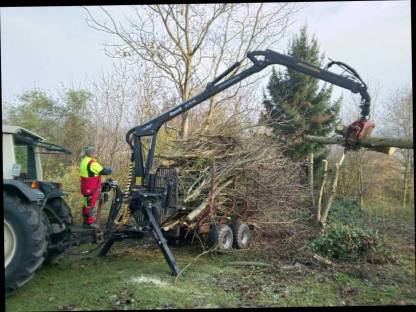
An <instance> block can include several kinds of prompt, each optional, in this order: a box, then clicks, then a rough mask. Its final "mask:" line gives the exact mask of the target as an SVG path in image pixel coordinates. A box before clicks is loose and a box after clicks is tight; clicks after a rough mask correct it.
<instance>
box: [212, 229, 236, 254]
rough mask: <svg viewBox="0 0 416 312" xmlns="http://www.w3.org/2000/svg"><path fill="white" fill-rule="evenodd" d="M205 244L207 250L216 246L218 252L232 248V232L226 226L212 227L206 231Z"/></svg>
mask: <svg viewBox="0 0 416 312" xmlns="http://www.w3.org/2000/svg"><path fill="white" fill-rule="evenodd" d="M207 243H208V246H209V248H212V247H214V246H217V248H218V249H219V250H227V249H231V248H232V247H233V231H232V230H231V228H230V227H229V226H228V225H226V224H216V225H212V226H211V228H210V229H209V231H208V237H207Z"/></svg>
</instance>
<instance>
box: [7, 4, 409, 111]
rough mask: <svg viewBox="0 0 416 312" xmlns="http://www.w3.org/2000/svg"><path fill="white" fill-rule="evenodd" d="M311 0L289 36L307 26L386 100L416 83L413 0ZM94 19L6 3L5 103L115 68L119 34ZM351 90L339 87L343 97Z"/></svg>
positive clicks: (73, 11)
mask: <svg viewBox="0 0 416 312" xmlns="http://www.w3.org/2000/svg"><path fill="white" fill-rule="evenodd" d="M305 4H306V8H304V9H302V10H301V11H300V12H299V13H298V14H297V16H296V21H295V23H294V24H293V25H292V26H291V27H290V29H289V34H290V33H292V34H295V33H296V32H298V31H299V29H300V27H302V26H303V25H305V24H306V25H307V27H308V32H309V33H311V34H314V35H315V36H316V38H317V39H318V42H319V46H320V50H321V52H324V53H325V56H326V57H330V58H332V59H334V60H338V61H343V62H345V63H347V64H349V65H351V66H352V67H353V68H355V69H356V70H357V71H358V73H359V74H360V75H361V77H362V78H363V79H364V80H365V81H366V82H367V83H368V84H369V86H370V92H371V88H372V87H373V86H375V87H376V88H377V90H378V91H377V92H378V99H379V100H380V101H387V100H388V98H389V97H390V95H391V93H392V92H393V91H394V90H395V89H397V88H398V87H401V86H403V85H409V86H411V81H412V63H411V14H410V1H362V2H360V1H346V2H313V3H312V2H310V3H305ZM111 11H112V12H115V13H116V14H117V15H116V16H117V17H118V18H123V12H124V13H126V12H128V7H126V6H112V8H111ZM86 17H87V15H86V12H85V10H84V9H83V8H81V7H77V6H71V7H69V6H67V7H65V6H63V7H62V6H59V7H13V8H12V7H2V8H0V19H1V84H2V85H1V90H2V103H13V102H16V98H17V96H18V95H20V94H22V93H23V92H25V91H27V90H30V89H33V88H40V89H42V90H46V91H50V92H57V90H59V89H62V86H65V87H69V86H80V87H82V86H85V85H87V81H88V78H89V79H94V77H96V76H98V74H99V73H100V71H107V70H110V68H111V67H112V63H113V59H111V58H109V57H108V56H106V55H105V53H104V46H103V44H104V43H105V42H106V43H111V42H115V41H114V40H115V39H114V38H113V37H112V36H111V35H108V34H105V33H103V32H99V31H97V30H94V29H92V28H90V27H89V26H88V25H87V24H86V21H85V19H86ZM283 46H285V45H283ZM278 52H284V51H278ZM266 83H267V81H265V82H264V84H266ZM337 89H338V90H337ZM347 93H349V91H345V92H344V91H342V90H341V89H339V88H336V87H335V88H334V95H335V96H337V95H340V94H343V95H346V94H347Z"/></svg>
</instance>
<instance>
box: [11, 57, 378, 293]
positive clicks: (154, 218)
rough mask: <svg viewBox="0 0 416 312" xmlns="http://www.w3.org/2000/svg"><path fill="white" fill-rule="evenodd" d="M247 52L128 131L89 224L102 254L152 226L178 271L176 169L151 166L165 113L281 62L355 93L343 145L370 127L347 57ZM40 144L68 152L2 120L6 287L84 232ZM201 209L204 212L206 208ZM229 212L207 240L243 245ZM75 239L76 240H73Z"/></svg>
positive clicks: (363, 90) (240, 225) (243, 235)
mask: <svg viewBox="0 0 416 312" xmlns="http://www.w3.org/2000/svg"><path fill="white" fill-rule="evenodd" d="M247 58H248V60H249V61H251V64H250V66H249V67H247V68H246V69H244V70H239V68H240V67H242V63H241V62H237V63H235V64H234V65H232V66H231V67H230V68H229V69H227V70H226V71H225V72H224V73H222V74H221V75H219V76H218V77H217V78H215V79H214V80H213V81H212V82H210V83H208V84H207V86H206V88H205V90H204V91H202V92H201V93H200V94H198V95H196V96H194V97H193V98H191V99H189V100H187V101H185V102H183V103H182V104H180V105H178V106H176V107H174V108H173V109H171V110H169V111H167V112H165V113H163V114H162V115H160V116H158V117H156V118H155V119H153V120H151V121H148V122H146V123H145V124H142V125H139V126H137V127H134V128H132V129H130V130H129V131H128V132H127V134H126V141H127V143H128V144H129V146H130V147H131V150H132V153H131V159H130V169H129V177H128V183H127V185H126V187H125V189H124V190H122V189H121V188H120V187H119V186H118V184H117V182H115V181H113V180H111V179H108V180H107V181H105V182H104V183H103V185H102V189H101V194H102V196H101V199H100V202H99V205H98V210H97V214H100V213H101V210H100V207H102V204H103V203H104V202H105V201H106V200H108V199H109V198H110V197H109V196H108V193H113V196H111V208H110V211H109V214H108V217H107V222H106V224H105V226H101V229H100V230H99V231H98V232H94V230H92V231H91V232H90V233H91V235H90V237H91V240H90V241H95V242H100V243H101V244H102V245H103V247H102V249H101V251H100V253H99V255H100V256H105V255H106V254H107V252H108V251H109V249H110V248H111V246H112V245H113V243H114V242H116V241H121V240H124V239H127V238H133V239H134V238H142V237H143V236H144V235H145V234H148V233H152V234H153V236H154V237H155V239H156V242H157V244H158V246H159V247H160V249H161V251H162V253H163V255H164V257H165V259H166V261H167V263H168V265H169V267H170V269H171V272H172V274H173V275H178V274H179V272H180V270H179V268H178V266H177V264H176V261H175V258H174V256H173V254H172V252H171V251H170V249H169V247H168V244H167V242H166V239H165V237H166V236H171V237H173V238H177V237H178V235H179V234H178V233H180V230H181V227H182V223H180V222H176V223H175V220H178V219H180V218H181V217H183V214H184V211H183V209H182V207H180V206H179V205H178V174H177V171H176V169H175V168H164V167H160V168H157V170H156V171H153V170H152V166H153V161H154V154H155V148H156V138H157V133H158V130H159V129H160V128H161V126H162V125H163V124H165V123H166V122H168V121H169V120H171V119H173V118H175V117H176V116H178V115H180V114H182V113H184V112H186V111H188V110H190V109H191V108H193V107H195V106H196V105H198V104H200V103H202V102H204V101H205V100H207V99H209V98H210V97H212V96H214V95H216V94H217V93H219V92H221V91H223V90H225V89H227V88H229V87H231V86H233V85H235V84H237V83H239V82H240V81H242V80H243V79H245V78H247V77H249V76H251V75H253V74H255V73H257V72H259V71H261V70H263V69H264V68H266V67H267V66H269V65H283V66H286V67H287V68H288V69H289V70H292V71H297V72H301V73H304V74H306V75H309V76H312V77H314V78H318V79H321V80H323V81H326V82H329V83H332V84H334V85H337V86H339V87H342V88H345V89H348V90H350V91H351V92H353V93H359V94H360V95H361V105H360V107H361V117H360V119H359V120H357V121H355V122H354V123H353V124H352V125H351V126H350V127H349V128H348V132H347V136H346V138H347V139H346V141H345V146H346V147H347V148H356V147H357V145H356V144H355V143H356V142H357V140H359V139H361V138H362V137H363V136H364V135H366V134H367V135H368V134H369V133H370V132H371V129H372V128H373V127H374V124H373V123H372V122H370V121H369V120H368V118H369V108H370V96H369V94H368V92H367V86H366V84H365V83H364V81H363V80H362V79H361V78H360V76H359V75H358V74H357V72H356V71H355V70H354V69H352V68H351V67H349V66H348V65H346V64H344V63H342V62H334V61H332V62H330V63H329V64H328V65H327V66H326V67H325V69H321V68H319V67H316V66H314V65H311V64H308V63H306V62H303V61H302V60H299V59H297V58H295V57H291V56H286V55H283V54H280V53H277V52H275V51H272V50H265V51H252V52H249V53H248V54H247ZM332 65H337V66H339V67H341V68H342V69H344V70H345V71H346V72H348V73H349V75H348V76H344V75H339V74H336V73H333V72H331V71H329V70H328V69H329V67H331V66H332ZM144 137H149V138H150V147H149V149H148V150H147V156H146V157H144V156H145V155H144V153H145V149H144V146H143V141H142V139H143V138H144ZM17 146H21V147H23V148H24V149H25V150H26V152H27V157H26V160H25V162H26V165H25V168H27V169H26V172H25V173H24V174H23V173H22V172H19V171H20V170H19V165H18V163H19V161H18V160H17V159H16V153H15V148H16V147H17ZM38 148H46V149H47V150H48V149H49V150H51V151H59V152H64V153H68V151H67V150H65V149H64V148H61V147H58V146H56V145H52V144H47V143H45V142H44V140H43V139H42V138H41V137H39V136H38V135H36V134H34V133H32V132H30V131H28V130H25V129H22V128H18V127H10V126H3V172H4V173H3V187H4V191H3V198H4V199H3V203H4V236H5V243H4V250H5V271H6V274H5V282H6V283H5V285H6V289H14V288H16V287H18V286H20V285H22V284H23V283H25V282H26V281H27V280H29V279H30V278H31V277H32V275H33V273H34V272H35V270H37V269H38V268H39V267H40V266H41V264H42V262H43V261H44V259H47V260H48V259H51V258H52V257H55V256H56V255H58V254H60V253H61V252H63V251H64V250H65V249H67V248H68V247H70V246H71V245H72V244H73V243H74V242H73V241H71V237H72V236H73V235H74V234H75V233H77V232H81V233H83V235H82V236H84V237H85V233H86V231H87V230H81V229H79V228H77V226H75V225H73V224H72V217H71V214H70V209H69V207H68V206H67V205H66V204H65V201H64V200H63V198H62V196H64V195H65V193H64V192H63V191H62V190H61V188H60V184H59V183H53V182H43V181H42V177H41V172H42V170H41V166H40V160H39V157H38V152H37V150H38ZM20 166H22V164H20ZM20 169H21V168H20ZM103 195H106V196H103ZM209 212H212V211H209ZM200 213H201V215H204V217H205V216H206V213H207V211H201V212H200ZM131 217H133V218H131ZM97 219H98V218H97ZM229 219H230V218H228V219H218V220H219V221H218V222H217V223H215V224H210V225H209V229H208V243H209V245H210V246H215V245H216V246H217V247H219V248H220V249H227V248H231V246H232V245H234V246H236V247H240V248H244V247H247V241H248V239H249V237H250V235H249V228H248V226H247V224H246V223H244V222H241V221H242V220H239V219H238V217H234V218H231V220H232V222H230V221H227V220H229ZM130 221H132V222H130ZM227 223H228V224H227ZM230 225H231V226H230ZM194 229H195V231H196V232H197V233H196V234H197V235H198V231H199V229H200V227H198V226H196V227H194ZM81 241H82V240H78V243H79V242H81Z"/></svg>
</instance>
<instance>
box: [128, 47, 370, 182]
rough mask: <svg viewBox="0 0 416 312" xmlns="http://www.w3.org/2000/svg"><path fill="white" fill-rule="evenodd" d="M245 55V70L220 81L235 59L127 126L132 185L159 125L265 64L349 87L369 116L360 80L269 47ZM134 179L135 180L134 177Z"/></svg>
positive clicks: (145, 168)
mask: <svg viewBox="0 0 416 312" xmlns="http://www.w3.org/2000/svg"><path fill="white" fill-rule="evenodd" d="M247 58H248V59H249V60H250V61H251V62H252V63H253V64H252V65H251V66H250V67H248V68H247V69H245V70H243V71H241V72H239V73H236V74H233V75H231V76H230V77H228V78H227V79H225V80H223V79H224V78H225V77H226V76H227V75H229V74H231V73H232V72H233V71H235V70H236V69H237V68H238V67H239V66H240V65H241V62H236V63H235V64H233V65H232V66H231V67H230V68H228V69H227V70H226V71H225V72H223V73H222V74H221V75H219V76H218V77H217V78H215V79H214V80H213V81H212V82H210V83H208V84H207V86H206V88H205V89H204V90H203V91H202V92H201V93H200V94H198V95H196V96H194V97H192V98H191V99H189V100H187V101H185V102H183V103H181V104H179V105H177V106H176V107H174V108H172V109H170V110H169V111H167V112H165V113H163V114H161V115H160V116H158V117H156V118H154V119H152V120H150V121H148V122H146V123H144V124H142V125H139V126H137V127H134V128H132V129H130V130H129V131H128V132H127V134H126V141H127V143H128V144H129V145H130V147H131V148H132V150H133V152H132V161H134V175H135V177H136V179H133V182H134V181H136V182H134V183H135V185H137V186H140V185H145V181H146V180H147V178H148V176H149V173H150V169H151V167H152V164H153V160H154V152H155V147H156V135H157V132H158V130H159V129H160V127H161V126H162V125H163V124H165V123H166V122H168V121H169V120H171V119H173V118H175V117H176V116H178V115H180V114H182V113H184V112H186V111H188V110H190V109H191V108H193V107H195V106H196V105H198V104H200V103H202V102H204V101H205V100H207V99H209V98H210V97H212V96H214V95H216V94H218V93H220V92H221V91H223V90H225V89H227V88H229V87H231V86H233V85H235V84H237V83H238V82H240V81H242V80H243V79H245V78H247V77H249V76H251V75H253V74H255V73H257V72H260V71H262V70H263V69H264V68H266V67H267V66H269V65H283V66H286V67H287V68H288V69H290V70H294V71H297V72H301V73H304V74H306V75H309V76H312V77H314V78H318V79H321V80H323V81H326V82H329V83H331V84H334V85H336V86H339V87H341V88H344V89H348V90H350V91H351V92H352V93H359V94H360V95H361V106H360V107H361V120H366V119H368V117H369V110H370V109H369V107H370V95H369V94H368V91H367V86H366V85H365V83H364V82H362V80H361V79H359V80H355V79H352V78H350V77H347V76H343V75H339V74H336V73H333V72H331V71H329V70H327V69H322V68H319V67H317V66H314V65H312V64H308V63H307V62H304V61H302V60H299V59H298V58H296V57H293V56H288V55H284V54H281V53H278V52H275V51H272V50H264V51H251V52H249V53H247ZM145 136H151V137H152V140H151V145H150V149H149V151H148V155H147V159H146V164H144V158H143V150H142V143H141V138H142V137H145ZM137 178H138V179H137Z"/></svg>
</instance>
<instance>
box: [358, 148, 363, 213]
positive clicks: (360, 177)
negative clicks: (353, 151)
mask: <svg viewBox="0 0 416 312" xmlns="http://www.w3.org/2000/svg"><path fill="white" fill-rule="evenodd" d="M357 156H358V157H357V168H358V183H359V184H358V185H359V189H358V192H359V199H360V206H361V208H364V181H363V154H362V153H361V151H358V155H357Z"/></svg>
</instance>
